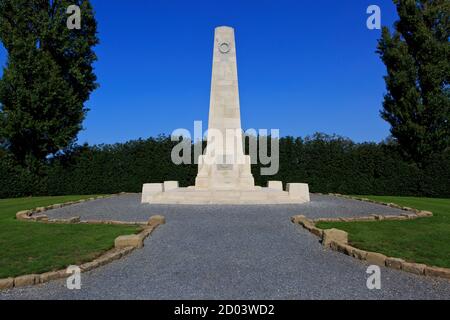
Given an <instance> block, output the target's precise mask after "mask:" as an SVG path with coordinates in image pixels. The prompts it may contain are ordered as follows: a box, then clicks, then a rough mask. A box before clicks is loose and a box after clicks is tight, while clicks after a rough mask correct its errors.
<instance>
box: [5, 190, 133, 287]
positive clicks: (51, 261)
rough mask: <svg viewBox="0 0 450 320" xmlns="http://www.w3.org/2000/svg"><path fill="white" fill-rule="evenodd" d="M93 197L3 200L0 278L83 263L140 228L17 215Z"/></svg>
mask: <svg viewBox="0 0 450 320" xmlns="http://www.w3.org/2000/svg"><path fill="white" fill-rule="evenodd" d="M90 197H92V196H61V197H36V198H21V199H2V200H0V279H1V278H7V277H16V276H20V275H24V274H32V273H36V274H39V273H44V272H47V271H53V270H60V269H63V268H65V267H67V266H69V265H80V264H82V263H84V262H87V261H91V260H93V259H95V258H96V257H98V256H99V255H101V254H102V253H103V252H105V251H107V250H109V249H111V248H113V247H114V239H115V238H116V237H118V236H120V235H125V234H134V233H137V232H138V231H139V230H140V228H139V227H138V226H117V225H85V224H44V223H36V222H26V221H17V220H16V219H15V214H16V212H17V211H21V210H29V209H34V208H36V207H45V206H48V205H51V204H56V203H65V202H68V201H75V200H80V199H87V198H90Z"/></svg>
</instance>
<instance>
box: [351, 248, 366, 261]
mask: <svg viewBox="0 0 450 320" xmlns="http://www.w3.org/2000/svg"><path fill="white" fill-rule="evenodd" d="M367 254H368V252H367V251H364V250H361V249H358V248H353V249H352V257H353V258H356V259H359V260H366V258H367Z"/></svg>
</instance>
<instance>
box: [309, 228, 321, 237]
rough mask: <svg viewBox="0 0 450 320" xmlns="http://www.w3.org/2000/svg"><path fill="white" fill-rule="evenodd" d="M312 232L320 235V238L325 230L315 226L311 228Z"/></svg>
mask: <svg viewBox="0 0 450 320" xmlns="http://www.w3.org/2000/svg"><path fill="white" fill-rule="evenodd" d="M309 231H310V232H311V233H312V234H314V235H316V236H318V237H319V238H322V237H323V230H322V229H319V228H317V227H316V226H314V227H313V228H311V230H309Z"/></svg>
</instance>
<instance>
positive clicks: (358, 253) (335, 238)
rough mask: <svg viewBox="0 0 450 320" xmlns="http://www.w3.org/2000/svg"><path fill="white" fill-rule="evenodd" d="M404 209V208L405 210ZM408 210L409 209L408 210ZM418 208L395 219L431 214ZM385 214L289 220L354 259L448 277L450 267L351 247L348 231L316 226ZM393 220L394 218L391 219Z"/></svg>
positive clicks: (325, 244) (373, 218) (382, 218)
mask: <svg viewBox="0 0 450 320" xmlns="http://www.w3.org/2000/svg"><path fill="white" fill-rule="evenodd" d="M405 211H406V210H405ZM408 211H409V210H408ZM418 212H419V210H415V214H414V215H411V217H410V216H406V215H401V216H394V217H396V218H397V219H395V220H407V219H417V218H421V217H429V216H432V215H433V214H432V213H431V212H430V213H428V211H426V214H425V215H419V214H418ZM386 217H387V216H383V215H381V216H379V218H378V219H375V217H370V219H369V217H361V218H336V219H316V220H310V219H308V218H306V217H305V216H304V215H298V216H293V217H292V218H291V221H292V222H293V223H294V224H299V225H301V226H303V228H305V229H306V230H308V231H309V232H311V233H312V234H314V235H316V236H318V237H319V238H320V239H321V242H322V244H323V246H324V247H326V248H330V249H331V250H334V251H337V252H340V253H343V254H346V255H348V256H350V257H353V258H355V259H358V260H361V261H366V262H367V263H369V264H374V265H378V266H384V267H388V268H391V269H396V270H403V271H406V272H410V273H414V274H417V275H423V276H432V277H439V278H445V279H450V268H440V267H434V266H428V265H425V264H420V263H413V262H407V261H405V260H403V259H400V258H395V257H387V256H385V255H384V254H381V253H378V252H370V251H365V250H362V249H358V248H355V247H352V246H351V245H349V244H348V233H347V232H345V231H343V230H339V229H327V230H323V229H319V228H318V227H317V226H316V223H317V222H351V221H377V220H387V219H385V218H386ZM392 220H394V219H392Z"/></svg>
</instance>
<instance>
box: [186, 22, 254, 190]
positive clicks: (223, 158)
mask: <svg viewBox="0 0 450 320" xmlns="http://www.w3.org/2000/svg"><path fill="white" fill-rule="evenodd" d="M207 142H208V143H207V148H206V153H205V155H204V156H201V157H200V159H199V163H200V165H199V173H198V176H197V179H196V182H195V187H196V188H197V189H200V190H201V189H217V190H240V189H244V190H248V189H253V188H254V179H253V176H252V174H251V169H250V165H251V160H250V157H249V156H245V155H244V148H243V145H242V143H243V142H242V129H241V111H240V104H239V86H238V74H237V60H236V42H235V38H234V29H233V28H230V27H218V28H216V30H215V36H214V53H213V70H212V80H211V102H210V106H209V127H208V141H207Z"/></svg>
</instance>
